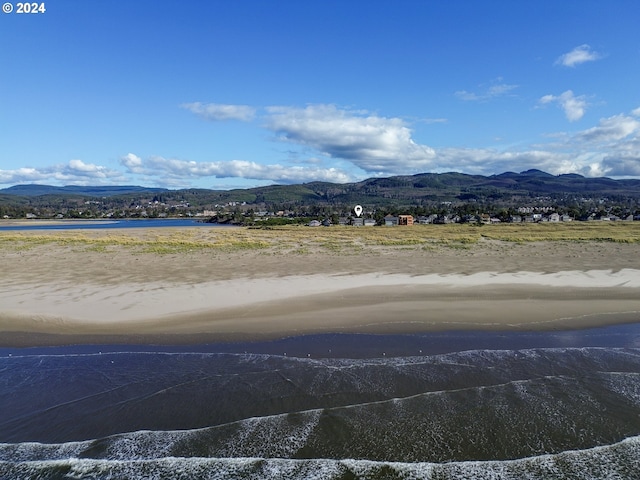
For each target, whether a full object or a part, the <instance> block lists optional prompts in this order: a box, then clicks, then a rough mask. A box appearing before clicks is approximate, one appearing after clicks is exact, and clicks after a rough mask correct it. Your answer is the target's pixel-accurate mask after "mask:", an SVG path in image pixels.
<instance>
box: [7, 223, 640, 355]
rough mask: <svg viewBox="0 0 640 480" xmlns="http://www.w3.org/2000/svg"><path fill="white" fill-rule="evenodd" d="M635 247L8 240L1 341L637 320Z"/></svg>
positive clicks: (223, 337) (540, 326)
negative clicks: (147, 247)
mask: <svg viewBox="0 0 640 480" xmlns="http://www.w3.org/2000/svg"><path fill="white" fill-rule="evenodd" d="M145 234H146V235H148V234H149V232H146V233H145ZM158 234H159V235H166V234H168V233H167V232H164V233H158ZM92 235H106V234H105V233H99V232H93V233H92ZM127 235H132V233H131V232H127ZM637 253H638V246H637V245H636V244H620V243H606V242H535V243H524V244H519V243H510V242H500V241H481V242H479V243H477V244H474V245H472V246H471V247H469V248H465V249H459V248H450V247H448V246H443V245H435V246H434V247H433V248H429V249H424V248H418V247H415V248H414V247H410V246H409V247H407V246H401V247H394V246H375V247H365V248H363V249H361V250H359V251H356V252H348V251H347V252H345V251H342V252H339V253H337V254H336V253H332V252H328V251H326V250H323V249H319V248H315V247H314V248H311V249H307V250H305V251H304V253H294V252H291V251H283V250H281V249H277V248H267V249H257V250H236V251H216V252H209V251H196V252H182V253H169V254H153V253H144V252H141V251H139V250H136V249H132V248H125V247H115V248H113V247H110V248H108V249H107V250H104V249H92V248H86V247H79V246H77V245H65V244H64V243H44V244H34V245H32V246H31V247H30V248H28V249H22V248H17V247H16V245H13V244H11V245H3V246H2V247H0V262H1V263H0V264H1V265H2V278H1V279H0V346H12V345H21V346H27V345H45V344H64V343H67V344H68V343H72V342H75V343H109V342H112V341H119V342H122V341H123V340H124V341H127V342H133V343H147V342H149V343H183V342H194V343H197V342H201V343H204V342H220V341H251V340H265V339H277V338H283V337H287V336H294V335H303V334H316V333H386V334H393V333H419V332H429V331H444V330H465V329H468V330H514V331H523V330H556V329H571V328H589V327H596V326H604V325H613V324H622V323H632V322H638V321H640V258H639V256H638V254H637Z"/></svg>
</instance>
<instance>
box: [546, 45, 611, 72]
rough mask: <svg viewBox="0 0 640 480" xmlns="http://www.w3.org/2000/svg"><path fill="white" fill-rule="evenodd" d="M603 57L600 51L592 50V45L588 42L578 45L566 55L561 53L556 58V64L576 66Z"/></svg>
mask: <svg viewBox="0 0 640 480" xmlns="http://www.w3.org/2000/svg"><path fill="white" fill-rule="evenodd" d="M600 58H602V55H600V54H599V53H598V52H594V51H592V50H591V47H590V46H589V45H587V44H586V43H585V44H584V45H580V46H577V47H576V48H574V49H573V50H571V51H570V52H568V53H565V54H564V55H560V57H558V59H557V60H556V62H555V64H556V65H563V66H565V67H575V66H576V65H580V64H581V63H585V62H593V61H595V60H598V59H600Z"/></svg>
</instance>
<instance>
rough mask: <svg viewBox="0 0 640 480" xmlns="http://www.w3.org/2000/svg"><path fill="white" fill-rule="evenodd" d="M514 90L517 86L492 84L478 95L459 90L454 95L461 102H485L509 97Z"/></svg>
mask: <svg viewBox="0 0 640 480" xmlns="http://www.w3.org/2000/svg"><path fill="white" fill-rule="evenodd" d="M498 80H502V79H498ZM516 88H518V85H509V84H506V83H498V84H496V83H494V84H493V85H491V86H489V87H488V88H485V89H483V90H482V91H481V92H479V93H475V92H468V91H466V90H459V91H457V92H455V95H456V97H458V98H459V99H461V100H466V101H476V102H481V101H487V100H491V99H493V98H497V97H503V96H505V95H509V94H510V93H511V92H512V91H513V90H515V89H516Z"/></svg>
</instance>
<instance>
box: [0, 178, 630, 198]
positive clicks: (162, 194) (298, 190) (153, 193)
mask: <svg viewBox="0 0 640 480" xmlns="http://www.w3.org/2000/svg"><path fill="white" fill-rule="evenodd" d="M43 196H46V197H48V198H54V197H60V196H63V197H66V198H79V197H83V198H87V197H89V198H108V197H115V198H120V199H122V200H125V199H130V200H131V201H133V200H134V199H146V198H152V197H153V198H160V199H162V201H183V202H189V203H191V204H192V205H208V204H222V203H226V202H246V203H248V204H260V203H263V204H274V203H290V204H298V205H312V204H318V203H320V204H327V203H328V204H350V203H354V202H357V203H362V204H367V205H402V204H427V203H433V202H443V201H458V202H459V201H462V202H464V201H491V202H499V203H500V202H503V201H514V200H518V199H519V200H522V199H526V198H536V197H550V198H552V199H566V198H568V197H572V198H576V197H587V198H598V197H603V198H605V197H617V198H631V199H635V200H638V199H640V179H623V180H615V179H611V178H606V177H598V178H587V177H583V176H582V175H578V174H564V175H552V174H549V173H546V172H543V171H541V170H535V169H532V170H527V171H524V172H520V173H515V172H505V173H501V174H499V175H490V176H483V175H469V174H464V173H456V172H449V173H421V174H416V175H401V176H393V177H385V178H369V179H366V180H362V181H360V182H355V183H347V184H336V183H328V182H310V183H303V184H297V185H269V186H263V187H254V188H247V189H234V190H208V189H194V188H190V189H182V190H169V189H164V188H149V187H141V186H64V187H56V186H50V185H37V184H30V185H16V186H13V187H9V188H5V189H2V190H0V202H3V201H4V202H6V201H11V200H12V199H13V200H14V201H15V200H17V199H18V197H21V198H22V200H23V201H27V200H28V199H31V200H28V201H29V202H31V201H33V200H35V199H33V197H43ZM115 198H114V199H115Z"/></svg>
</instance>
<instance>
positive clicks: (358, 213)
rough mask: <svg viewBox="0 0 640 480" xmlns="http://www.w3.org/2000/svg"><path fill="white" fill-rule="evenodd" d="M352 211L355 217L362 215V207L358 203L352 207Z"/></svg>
mask: <svg viewBox="0 0 640 480" xmlns="http://www.w3.org/2000/svg"><path fill="white" fill-rule="evenodd" d="M353 211H354V212H356V217H359V216H360V215H362V207H361V206H360V205H356V206H355V207H353Z"/></svg>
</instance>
